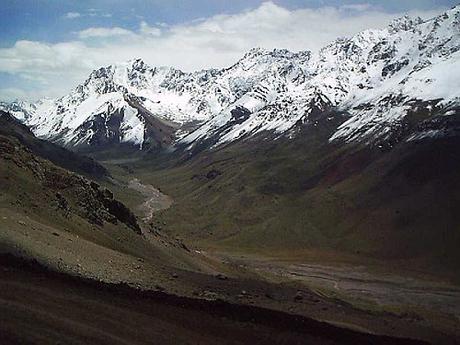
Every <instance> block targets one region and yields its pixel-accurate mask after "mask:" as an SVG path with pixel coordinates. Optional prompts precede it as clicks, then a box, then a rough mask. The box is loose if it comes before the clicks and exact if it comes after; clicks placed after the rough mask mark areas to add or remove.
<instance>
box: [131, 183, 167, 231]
mask: <svg viewBox="0 0 460 345" xmlns="http://www.w3.org/2000/svg"><path fill="white" fill-rule="evenodd" d="M128 187H129V188H131V189H134V190H136V191H138V192H139V193H141V194H142V195H143V196H145V197H146V198H147V199H146V201H145V202H144V203H143V204H142V205H141V206H139V208H140V210H141V211H142V212H143V213H144V215H145V216H144V218H143V220H144V221H145V222H148V221H150V220H152V218H153V214H154V213H155V212H158V211H161V210H165V209H167V208H169V207H171V205H172V204H173V199H172V198H171V197H170V196H169V195H166V194H163V193H161V192H160V190H158V189H156V188H155V187H153V186H152V185H149V184H148V185H146V184H142V183H141V182H140V181H139V179H137V178H135V179H132V180H131V181H129V184H128Z"/></svg>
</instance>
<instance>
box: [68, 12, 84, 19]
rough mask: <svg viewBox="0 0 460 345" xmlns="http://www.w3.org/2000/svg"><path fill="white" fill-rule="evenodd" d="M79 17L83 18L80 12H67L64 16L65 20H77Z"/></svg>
mask: <svg viewBox="0 0 460 345" xmlns="http://www.w3.org/2000/svg"><path fill="white" fill-rule="evenodd" d="M79 17H81V13H79V12H67V13H66V14H65V15H64V18H66V19H75V18H79Z"/></svg>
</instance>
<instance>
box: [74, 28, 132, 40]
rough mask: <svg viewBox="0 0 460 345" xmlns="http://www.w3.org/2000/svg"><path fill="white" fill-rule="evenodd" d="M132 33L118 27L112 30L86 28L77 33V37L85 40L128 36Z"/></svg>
mask: <svg viewBox="0 0 460 345" xmlns="http://www.w3.org/2000/svg"><path fill="white" fill-rule="evenodd" d="M130 35H135V33H134V32H132V31H130V30H126V29H123V28H119V27H113V28H88V29H85V30H82V31H79V32H78V37H79V38H80V39H82V40H84V39H87V38H104V37H114V36H130Z"/></svg>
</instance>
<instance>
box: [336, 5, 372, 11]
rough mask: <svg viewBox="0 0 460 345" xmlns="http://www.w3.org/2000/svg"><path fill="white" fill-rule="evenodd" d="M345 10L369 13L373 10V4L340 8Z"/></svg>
mask: <svg viewBox="0 0 460 345" xmlns="http://www.w3.org/2000/svg"><path fill="white" fill-rule="evenodd" d="M340 8H341V9H343V10H350V11H368V10H370V9H371V8H372V5H371V4H368V3H364V4H349V5H342V6H340Z"/></svg>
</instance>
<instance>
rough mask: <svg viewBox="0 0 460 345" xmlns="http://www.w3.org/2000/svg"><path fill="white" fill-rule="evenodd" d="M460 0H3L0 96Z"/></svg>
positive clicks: (226, 59) (320, 35)
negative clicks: (132, 63)
mask: <svg viewBox="0 0 460 345" xmlns="http://www.w3.org/2000/svg"><path fill="white" fill-rule="evenodd" d="M457 3H458V0H344V1H338V0H272V1H261V0H231V1H230V0H79V1H76V0H2V4H1V6H0V100H12V99H16V98H18V99H29V100H34V99H37V98H40V97H43V96H47V97H57V96H61V95H63V94H65V93H67V92H68V91H69V90H70V89H71V88H73V87H75V86H76V85H77V84H78V83H80V82H81V81H83V80H84V78H85V77H86V76H87V75H88V74H89V73H90V72H91V71H92V70H93V69H94V68H98V67H100V66H104V65H108V64H111V63H116V62H120V61H125V60H128V59H132V58H137V57H141V58H143V59H144V60H145V61H146V62H148V63H150V64H152V65H172V66H175V67H178V68H181V69H183V70H186V71H191V70H197V69H202V68H209V67H225V66H229V65H231V64H232V63H234V62H235V61H236V60H237V59H238V58H240V57H241V56H242V55H243V54H244V52H245V51H247V50H249V49H250V48H252V47H256V46H259V47H264V48H275V47H276V48H287V49H290V50H294V51H298V50H313V51H315V50H317V49H319V48H320V47H321V46H323V45H325V44H327V43H329V42H331V41H332V40H334V39H335V38H337V37H339V36H350V35H353V34H355V33H356V32H359V31H361V30H363V29H367V28H380V27H383V26H385V25H386V24H388V22H389V21H391V19H393V18H395V17H399V16H402V15H404V14H410V15H419V16H421V17H422V18H430V17H432V16H434V15H437V14H439V13H441V12H442V11H444V10H446V9H448V8H449V7H452V6H454V5H456V4H457Z"/></svg>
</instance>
